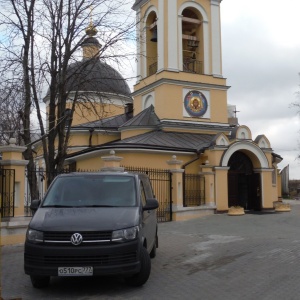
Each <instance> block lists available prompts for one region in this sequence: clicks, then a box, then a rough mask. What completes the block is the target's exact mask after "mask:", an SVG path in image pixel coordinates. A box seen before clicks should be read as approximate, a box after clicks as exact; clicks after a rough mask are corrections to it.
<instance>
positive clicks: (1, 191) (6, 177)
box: [0, 169, 15, 218]
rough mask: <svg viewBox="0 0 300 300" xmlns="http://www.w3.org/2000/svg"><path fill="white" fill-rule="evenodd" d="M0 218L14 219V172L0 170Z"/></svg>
mask: <svg viewBox="0 0 300 300" xmlns="http://www.w3.org/2000/svg"><path fill="white" fill-rule="evenodd" d="M0 203H1V218H6V217H14V208H15V170H9V169H0Z"/></svg>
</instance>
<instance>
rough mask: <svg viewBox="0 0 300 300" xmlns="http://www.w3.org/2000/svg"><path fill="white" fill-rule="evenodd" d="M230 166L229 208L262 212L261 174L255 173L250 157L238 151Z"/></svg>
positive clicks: (230, 161) (233, 156) (231, 159)
mask: <svg viewBox="0 0 300 300" xmlns="http://www.w3.org/2000/svg"><path fill="white" fill-rule="evenodd" d="M228 166H229V167H230V169H229V171H228V207H231V206H241V207H243V208H244V209H245V210H260V209H261V186H260V174H257V173H254V172H253V165H252V162H251V160H250V159H249V157H248V156H247V155H246V154H245V153H243V152H240V151H237V152H235V153H234V154H233V155H232V156H231V158H230V160H229V162H228Z"/></svg>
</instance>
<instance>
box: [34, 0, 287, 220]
mask: <svg viewBox="0 0 300 300" xmlns="http://www.w3.org/2000/svg"><path fill="white" fill-rule="evenodd" d="M221 1H222V0H193V1H191V0H135V2H134V3H133V7H132V9H133V10H134V11H135V12H136V17H137V20H138V25H137V37H138V42H137V57H138V61H137V81H136V84H135V85H134V87H133V91H132V92H131V91H130V88H129V87H128V85H127V83H126V81H125V80H124V79H123V78H122V76H121V75H120V73H119V72H117V71H116V70H115V69H114V68H112V67H111V66H109V65H107V64H106V63H105V62H103V61H102V60H101V57H98V56H97V55H95V53H98V52H99V49H100V47H101V45H100V43H99V41H98V40H97V38H96V37H95V36H96V33H97V31H96V28H94V27H93V24H92V23H91V24H90V26H89V27H88V28H87V30H86V32H87V36H88V37H87V38H86V39H85V40H84V42H83V44H82V48H83V59H82V61H81V62H78V63H76V64H75V65H71V66H70V68H69V70H70V74H72V72H74V74H76V76H75V75H74V76H73V79H72V80H71V81H70V84H69V90H70V91H71V90H72V89H73V88H74V87H75V86H76V87H78V86H80V88H78V90H79V91H81V92H85V94H86V95H88V97H89V98H90V99H94V101H95V103H98V108H99V111H101V118H99V117H97V116H99V114H97V115H96V114H93V113H91V111H90V110H89V109H87V108H86V107H85V109H83V108H82V107H81V108H80V102H78V104H77V106H76V109H77V111H76V112H75V114H74V117H73V123H72V129H71V140H70V145H69V154H68V157H67V159H66V161H65V163H66V167H67V166H68V167H69V168H70V169H73V170H78V169H81V170H95V171H96V170H100V169H101V168H103V166H104V164H105V158H107V157H109V156H114V157H115V159H116V160H119V161H120V164H121V166H123V167H125V169H126V167H131V168H133V169H135V168H144V169H157V170H161V169H164V170H165V169H168V170H170V172H171V173H172V174H173V176H172V187H171V189H172V190H171V193H172V203H171V206H172V214H173V219H174V220H175V219H178V220H180V219H187V218H191V217H196V216H198V215H200V214H201V209H202V211H203V210H206V211H210V212H212V213H215V212H226V211H228V209H229V208H230V207H232V206H240V207H243V208H244V209H245V210H268V209H273V206H274V202H275V201H278V199H279V198H280V197H281V192H280V191H281V179H280V175H279V170H278V168H277V164H278V163H279V162H281V161H282V158H281V157H280V155H278V154H276V153H274V152H273V150H272V147H271V143H270V141H269V140H268V138H267V137H266V136H265V135H264V134H260V135H258V136H252V133H251V130H250V128H248V127H247V126H246V125H240V124H239V121H238V119H237V118H236V109H235V106H234V105H229V104H228V100H227V91H228V89H229V86H227V84H226V78H225V77H224V75H223V72H222V39H221V18H220V9H221ZM83 64H85V68H82V72H81V73H80V75H78V72H75V70H78V68H80V67H81V66H82V65H83ZM83 79H84V80H83ZM87 79H88V80H87ZM87 92H88V93H87ZM71 102H72V99H70V103H71ZM45 103H46V105H47V97H46V98H45ZM39 160H40V162H39V164H40V165H41V164H42V156H40V158H39ZM190 175H194V176H195V178H196V180H198V181H199V182H198V183H199V184H198V186H199V190H201V193H199V194H197V195H199V196H197V197H199V198H201V199H199V202H197V201H196V202H195V203H196V204H195V203H194V204H193V203H189V202H188V201H186V200H185V195H187V189H188V187H187V184H186V182H187V180H188V179H187V178H188V177H189V176H190ZM189 193H192V191H191V189H190V190H189ZM157 196H158V195H157ZM158 198H159V197H158ZM158 200H160V201H163V200H162V199H158Z"/></svg>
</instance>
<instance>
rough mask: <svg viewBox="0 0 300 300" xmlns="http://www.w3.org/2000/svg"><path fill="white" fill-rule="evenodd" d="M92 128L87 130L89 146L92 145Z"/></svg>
mask: <svg viewBox="0 0 300 300" xmlns="http://www.w3.org/2000/svg"><path fill="white" fill-rule="evenodd" d="M94 130H95V129H94V128H90V129H89V132H90V138H89V147H92V137H93V132H94Z"/></svg>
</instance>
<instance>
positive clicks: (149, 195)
mask: <svg viewBox="0 0 300 300" xmlns="http://www.w3.org/2000/svg"><path fill="white" fill-rule="evenodd" d="M141 179H142V182H143V186H144V190H145V194H146V197H147V198H154V197H155V196H154V195H153V189H152V186H151V183H150V181H149V179H148V178H141Z"/></svg>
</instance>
